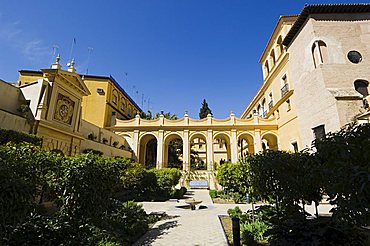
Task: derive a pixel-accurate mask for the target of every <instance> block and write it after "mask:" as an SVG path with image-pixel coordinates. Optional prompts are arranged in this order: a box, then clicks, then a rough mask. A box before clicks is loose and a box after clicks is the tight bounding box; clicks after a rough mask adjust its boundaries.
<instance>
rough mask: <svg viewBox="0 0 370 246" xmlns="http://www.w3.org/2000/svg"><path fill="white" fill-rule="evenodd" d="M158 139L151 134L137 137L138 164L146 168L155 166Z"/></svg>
mask: <svg viewBox="0 0 370 246" xmlns="http://www.w3.org/2000/svg"><path fill="white" fill-rule="evenodd" d="M157 149H158V138H157V136H156V135H155V134H153V133H151V132H147V133H144V134H143V135H141V136H140V137H139V153H140V154H139V162H140V163H141V164H143V165H144V166H146V167H150V168H151V167H155V166H156V164H157V159H158V156H157Z"/></svg>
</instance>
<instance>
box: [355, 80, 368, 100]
mask: <svg viewBox="0 0 370 246" xmlns="http://www.w3.org/2000/svg"><path fill="white" fill-rule="evenodd" d="M354 85H355V90H356V91H357V92H358V93H360V94H361V95H363V96H364V97H367V96H368V95H369V91H368V89H367V87H368V86H369V82H367V81H366V80H356V81H355V83H354Z"/></svg>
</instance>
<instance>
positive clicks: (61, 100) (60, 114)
mask: <svg viewBox="0 0 370 246" xmlns="http://www.w3.org/2000/svg"><path fill="white" fill-rule="evenodd" d="M74 105H75V103H74V101H72V100H71V99H70V98H69V97H67V96H64V95H62V94H60V93H58V98H57V104H56V107H55V112H54V119H56V120H58V121H61V122H63V123H66V124H69V125H70V124H71V123H72V116H73V110H74Z"/></svg>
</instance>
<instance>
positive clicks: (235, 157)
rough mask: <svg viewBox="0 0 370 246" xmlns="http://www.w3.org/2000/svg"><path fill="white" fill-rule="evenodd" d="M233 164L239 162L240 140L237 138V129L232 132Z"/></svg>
mask: <svg viewBox="0 0 370 246" xmlns="http://www.w3.org/2000/svg"><path fill="white" fill-rule="evenodd" d="M230 147H231V162H232V163H237V162H238V139H237V137H236V129H232V130H231V141H230Z"/></svg>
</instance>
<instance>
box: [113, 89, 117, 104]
mask: <svg viewBox="0 0 370 246" xmlns="http://www.w3.org/2000/svg"><path fill="white" fill-rule="evenodd" d="M112 102H113V103H114V104H117V103H118V93H117V91H116V90H113V92H112Z"/></svg>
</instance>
